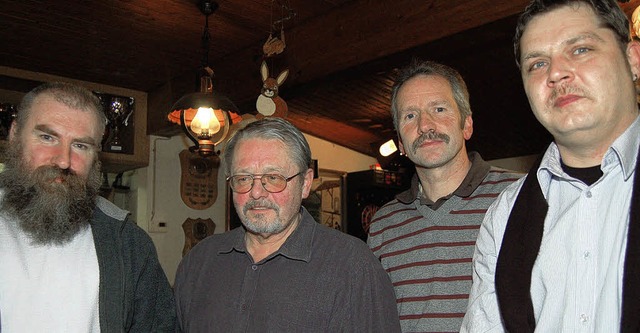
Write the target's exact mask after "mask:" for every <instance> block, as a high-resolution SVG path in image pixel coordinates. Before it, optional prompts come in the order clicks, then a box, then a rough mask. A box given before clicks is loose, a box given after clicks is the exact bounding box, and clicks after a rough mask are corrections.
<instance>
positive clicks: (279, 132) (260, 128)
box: [223, 117, 311, 176]
mask: <svg viewBox="0 0 640 333" xmlns="http://www.w3.org/2000/svg"><path fill="white" fill-rule="evenodd" d="M254 138H258V139H265V140H277V141H280V142H281V143H283V144H284V145H285V147H287V151H288V153H289V157H291V159H292V160H293V162H294V164H296V166H297V167H298V169H299V170H300V171H301V172H302V171H306V170H307V169H309V168H310V167H311V148H309V143H308V142H307V139H305V137H304V135H303V134H302V133H301V132H300V131H299V130H298V129H297V128H296V127H295V126H293V125H292V124H291V123H290V122H288V121H286V120H284V119H282V118H275V117H273V118H272V117H268V118H264V119H261V120H258V121H254V122H252V123H249V124H248V125H247V126H245V127H244V128H242V129H240V130H238V131H237V132H236V133H235V134H234V135H233V136H232V137H231V139H229V141H228V142H227V144H226V146H225V149H224V153H223V157H224V163H225V169H226V174H227V176H231V162H232V161H233V157H234V154H235V150H236V146H237V145H238V142H240V141H242V140H245V139H254Z"/></svg>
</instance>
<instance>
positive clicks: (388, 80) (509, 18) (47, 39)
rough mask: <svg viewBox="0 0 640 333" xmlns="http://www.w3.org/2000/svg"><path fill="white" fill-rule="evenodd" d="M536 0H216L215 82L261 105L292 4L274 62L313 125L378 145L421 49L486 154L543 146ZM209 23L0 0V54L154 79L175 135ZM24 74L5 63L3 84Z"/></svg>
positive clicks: (156, 116) (249, 107)
mask: <svg viewBox="0 0 640 333" xmlns="http://www.w3.org/2000/svg"><path fill="white" fill-rule="evenodd" d="M637 2H640V0H633V1H631V2H630V3H627V4H623V5H624V6H626V7H625V9H626V10H627V12H630V11H631V10H633V8H635V6H637ZM527 3H528V0H498V1H496V0H426V1H417V0H397V1H383V0H219V1H218V4H219V8H218V9H217V10H216V11H215V12H214V13H213V14H212V15H211V16H210V18H209V32H210V33H211V43H210V50H209V65H210V66H211V67H212V68H213V69H214V71H215V76H214V87H215V89H216V90H217V91H219V92H221V93H223V94H225V95H227V96H228V97H229V98H231V99H232V100H233V101H234V102H235V103H236V104H237V105H238V107H239V108H240V111H241V113H253V114H255V113H256V110H255V101H256V98H257V96H258V94H259V93H260V88H261V85H262V82H261V79H260V69H259V68H260V63H261V62H262V60H263V53H262V45H263V44H264V42H265V41H266V39H267V37H268V36H269V33H270V32H272V31H273V32H276V33H277V31H274V30H273V29H272V26H273V22H275V21H278V20H280V19H282V18H290V19H285V20H284V33H285V38H286V48H285V50H284V52H283V53H281V54H279V55H276V56H274V57H270V58H267V59H266V60H267V63H268V65H269V67H270V69H271V71H272V72H273V73H275V74H277V73H279V72H280V71H282V70H284V69H285V68H288V69H289V70H290V74H289V77H288V78H287V80H286V82H285V83H284V85H283V86H282V87H281V88H280V95H281V97H282V98H284V99H285V100H286V101H287V103H288V105H289V115H288V119H289V120H290V121H291V122H292V123H294V124H295V125H296V126H298V127H299V128H300V129H301V130H302V131H304V132H306V133H309V134H311V135H314V136H317V137H320V138H323V139H326V140H328V141H331V142H334V143H336V144H339V145H342V146H345V147H348V148H351V149H354V150H356V151H359V152H362V153H365V154H368V155H371V156H375V152H374V151H373V150H372V149H371V145H372V144H374V143H376V142H379V141H381V140H383V139H387V138H389V137H391V136H395V133H394V131H393V124H392V121H391V116H390V114H389V108H390V107H389V96H390V91H391V85H392V83H393V79H394V73H395V72H396V70H397V68H398V67H400V66H403V65H405V64H407V63H408V62H409V61H410V60H411V59H412V58H414V57H418V58H422V59H431V60H436V61H440V62H443V63H445V64H448V65H450V66H452V67H454V68H456V69H458V70H459V71H460V72H461V74H462V75H463V77H464V78H465V80H466V81H467V84H468V86H469V90H470V94H471V105H472V110H473V112H474V134H473V137H472V139H471V140H470V141H469V143H468V146H469V147H470V149H474V150H478V151H479V152H480V153H481V154H482V155H483V156H484V157H485V158H486V159H494V158H504V157H511V156H520V155H527V154H534V153H538V152H540V151H541V150H542V149H543V148H544V146H545V145H546V144H547V143H548V142H549V141H550V137H549V135H548V133H547V132H546V131H545V130H544V129H543V128H542V127H541V126H540V125H539V124H538V123H537V121H536V120H535V118H534V117H533V116H532V115H531V111H530V109H529V105H528V102H527V100H526V97H525V95H524V93H523V90H522V85H521V82H520V75H519V72H518V71H517V68H516V66H515V62H514V60H513V52H512V46H511V38H512V35H513V30H514V27H515V18H516V15H517V14H518V13H519V12H521V11H522V10H523V9H524V7H525V6H526V4H527ZM632 6H633V8H632ZM288 9H290V10H288ZM204 23H205V16H204V15H203V14H202V13H201V12H200V10H199V7H198V1H197V0H136V1H131V0H102V1H86V0H52V1H41V0H20V1H15V0H0V26H1V29H0V65H2V66H7V67H13V68H18V69H26V70H30V71H36V72H43V73H48V74H54V75H59V76H64V77H69V78H73V79H78V80H84V81H91V82H96V83H102V84H109V85H114V86H120V87H124V88H130V89H135V90H140V91H144V92H147V93H148V94H149V116H148V130H149V134H156V135H173V134H177V133H179V129H178V128H177V126H175V125H171V124H169V123H168V122H167V121H165V119H166V117H165V115H166V113H167V112H168V111H169V109H170V107H171V105H172V104H173V103H174V102H175V101H176V100H177V99H178V98H180V97H181V96H182V95H184V94H185V93H189V92H193V91H194V90H195V84H194V81H195V80H194V78H195V73H196V69H197V68H198V67H199V66H200V64H201V60H202V57H203V51H202V49H201V44H200V43H201V36H202V32H203V28H204ZM275 74H274V75H275ZM13 84H14V81H13V80H10V78H7V77H2V76H0V88H2V87H4V88H11V87H7V86H11V85H13ZM0 102H1V101H0Z"/></svg>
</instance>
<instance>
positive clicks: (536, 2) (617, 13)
mask: <svg viewBox="0 0 640 333" xmlns="http://www.w3.org/2000/svg"><path fill="white" fill-rule="evenodd" d="M581 4H585V5H588V6H589V7H591V8H592V9H593V11H594V12H595V13H596V16H597V17H598V20H599V21H600V22H599V23H600V25H601V26H602V27H604V28H608V29H611V30H612V31H613V33H615V35H616V36H617V37H618V43H619V45H620V48H621V49H622V52H623V53H625V52H626V45H627V43H629V42H630V41H631V37H630V33H629V20H628V19H627V16H626V15H625V13H624V12H623V11H622V9H621V8H620V6H618V4H617V3H616V1H615V0H533V1H531V3H530V4H529V5H528V6H527V8H525V9H524V12H522V14H520V17H519V18H518V24H517V25H516V33H515V35H514V37H513V51H514V53H515V56H516V64H517V65H518V68H519V67H520V65H521V64H520V56H521V54H520V40H521V38H522V35H523V34H524V30H525V28H526V27H527V24H529V22H530V21H531V20H532V19H533V18H534V17H536V16H538V15H541V14H545V13H548V12H550V11H552V10H554V9H557V8H560V7H564V6H575V7H574V8H577V7H578V6H580V5H581Z"/></svg>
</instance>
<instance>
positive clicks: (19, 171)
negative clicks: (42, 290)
mask: <svg viewBox="0 0 640 333" xmlns="http://www.w3.org/2000/svg"><path fill="white" fill-rule="evenodd" d="M57 177H61V178H62V179H63V181H62V182H61V183H58V182H55V181H54V179H55V178H57ZM100 183H101V180H100V161H99V160H98V159H97V158H96V161H95V162H94V164H93V165H92V167H91V170H90V171H89V174H88V177H87V179H86V180H84V179H82V178H81V177H79V176H78V175H76V174H75V173H73V172H71V171H70V170H68V169H67V170H63V169H60V168H58V167H55V166H41V167H38V168H36V169H35V170H29V168H28V167H27V166H26V164H25V163H24V162H23V158H22V146H21V145H20V144H19V143H16V144H12V145H11V146H10V148H9V149H8V150H7V156H6V160H5V169H4V171H3V172H2V173H0V188H2V189H3V190H4V195H3V199H2V202H1V203H0V209H2V211H3V212H4V213H5V214H7V215H8V216H9V217H11V218H15V219H16V220H17V221H18V224H19V226H20V228H21V229H22V230H23V231H24V232H25V233H27V234H28V235H29V236H30V237H31V240H32V242H33V243H34V244H37V245H49V244H55V245H63V244H66V243H68V242H69V241H71V240H72V239H73V238H74V237H75V236H76V235H77V234H78V232H80V231H81V230H83V229H84V228H87V227H88V226H89V221H90V219H91V216H92V215H93V210H94V209H95V199H96V197H97V194H98V192H99V189H100Z"/></svg>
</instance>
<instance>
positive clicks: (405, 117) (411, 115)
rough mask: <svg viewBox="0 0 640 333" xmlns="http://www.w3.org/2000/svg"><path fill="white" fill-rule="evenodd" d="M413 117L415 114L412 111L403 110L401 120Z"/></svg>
mask: <svg viewBox="0 0 640 333" xmlns="http://www.w3.org/2000/svg"><path fill="white" fill-rule="evenodd" d="M415 117H416V114H415V113H414V112H405V113H404V114H403V115H402V120H404V121H409V120H411V119H414V118H415Z"/></svg>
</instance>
